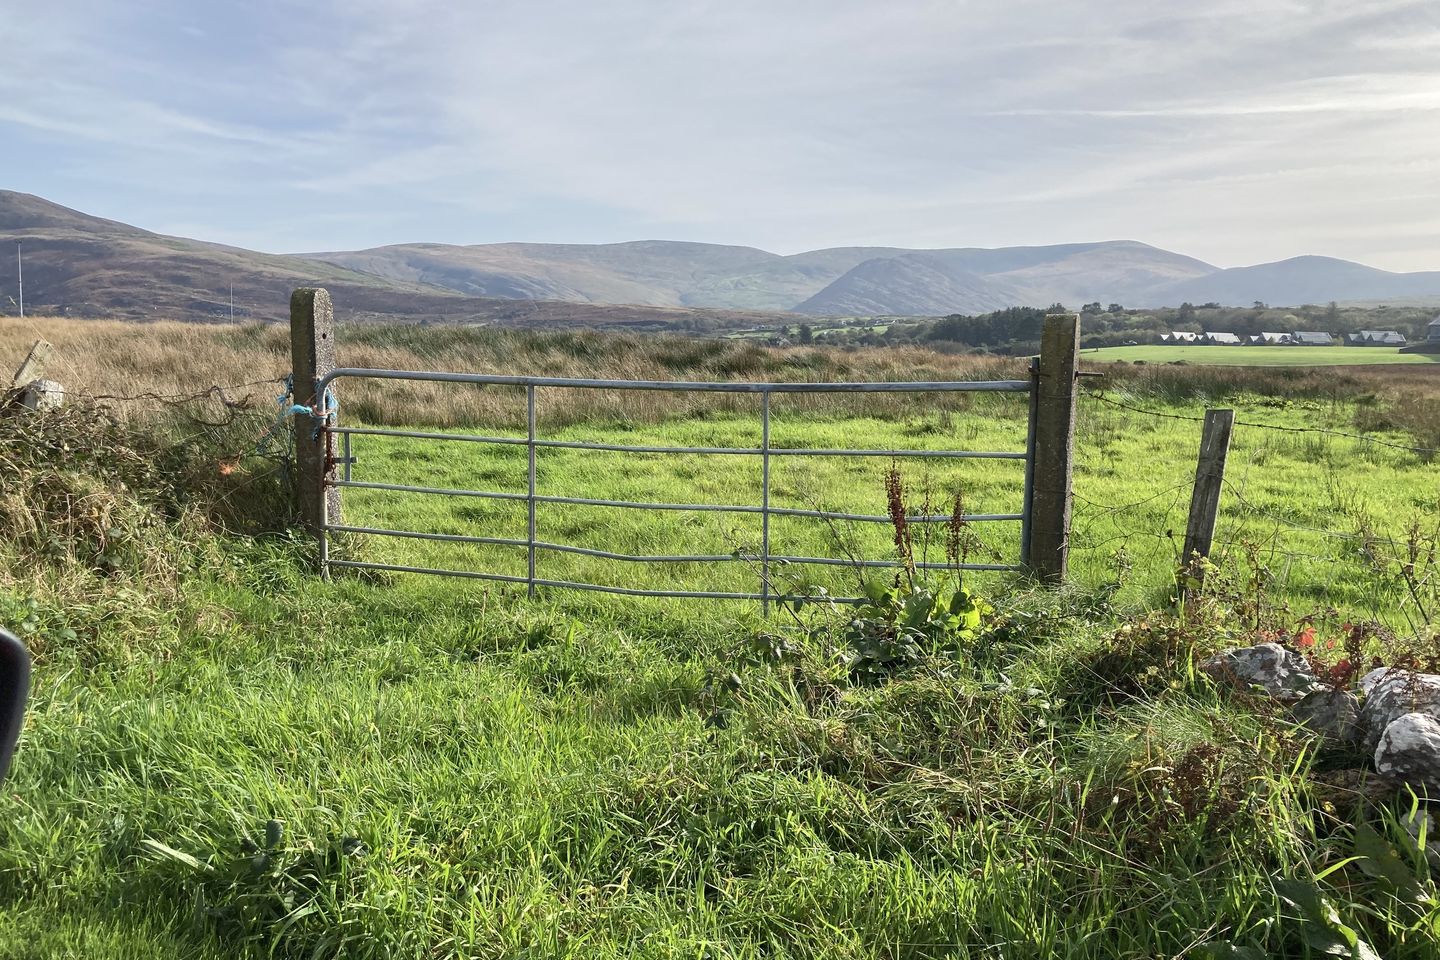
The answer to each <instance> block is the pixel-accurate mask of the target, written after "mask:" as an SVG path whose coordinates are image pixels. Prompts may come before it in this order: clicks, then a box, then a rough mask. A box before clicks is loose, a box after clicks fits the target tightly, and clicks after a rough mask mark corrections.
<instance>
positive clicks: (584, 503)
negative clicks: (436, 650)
mask: <svg viewBox="0 0 1440 960" xmlns="http://www.w3.org/2000/svg"><path fill="white" fill-rule="evenodd" d="M331 486H335V487H359V488H360V489H362V490H388V491H391V492H397V493H426V494H436V495H438V496H442V497H479V498H480V499H482V500H511V501H523V500H529V499H530V497H529V495H528V494H524V493H500V492H497V491H489V490H461V489H458V488H455V487H412V486H407V485H406V484H403V483H377V482H374V481H370V480H348V481H347V480H335V481H332V483H331ZM535 502H536V503H569V504H574V505H575V506H580V507H634V508H638V509H642V510H695V511H702V512H704V511H708V512H712V513H760V512H761V509H762V508H760V507H751V506H741V505H738V504H726V503H646V502H643V501H639V500H596V499H593V498H589V497H557V496H553V495H550V494H536V496H535ZM770 515H771V516H773V517H814V518H816V519H820V520H857V521H862V522H866V523H890V522H892V521H891V518H890V517H888V516H882V515H880V514H873V513H837V512H834V511H829V510H802V509H799V508H795V507H771V508H770ZM905 519H906V520H907V521H909V522H910V523H948V522H950V520H952V519H953V517H951V516H950V514H948V513H933V514H915V515H913V516H908V517H906V518H905ZM1023 519H1024V515H1023V514H1019V513H967V514H965V520H966V522H968V523H985V522H988V521H1004V520H1023Z"/></svg>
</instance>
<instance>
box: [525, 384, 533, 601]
mask: <svg viewBox="0 0 1440 960" xmlns="http://www.w3.org/2000/svg"><path fill="white" fill-rule="evenodd" d="M525 407H526V414H527V420H528V421H529V425H530V426H529V429H530V433H529V439H530V443H529V449H530V496H529V497H527V498H526V500H527V501H528V503H529V507H530V510H529V513H530V518H529V519H530V523H529V531H530V532H529V537H530V598H531V599H532V600H533V599H534V598H535V386H534V384H531V385H530V386H528V387H526V388H525Z"/></svg>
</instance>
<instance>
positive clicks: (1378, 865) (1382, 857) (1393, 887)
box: [1355, 820, 1425, 903]
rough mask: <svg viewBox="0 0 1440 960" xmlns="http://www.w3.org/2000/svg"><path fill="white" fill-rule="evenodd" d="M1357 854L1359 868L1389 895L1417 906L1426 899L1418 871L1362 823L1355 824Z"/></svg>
mask: <svg viewBox="0 0 1440 960" xmlns="http://www.w3.org/2000/svg"><path fill="white" fill-rule="evenodd" d="M1355 852H1356V853H1358V854H1360V857H1361V858H1362V859H1360V861H1359V866H1360V869H1361V870H1363V871H1364V872H1365V874H1366V875H1367V876H1369V877H1371V878H1372V879H1374V880H1376V881H1378V882H1379V883H1380V885H1381V886H1382V887H1384V888H1385V889H1386V891H1387V892H1389V893H1391V894H1393V895H1394V896H1396V897H1398V898H1400V899H1401V900H1409V901H1411V902H1415V903H1419V902H1423V901H1424V900H1425V888H1424V887H1423V886H1421V884H1420V880H1419V878H1418V877H1416V876H1415V871H1414V870H1412V869H1411V867H1410V865H1409V864H1408V863H1406V862H1405V861H1404V860H1403V859H1401V857H1400V855H1399V854H1398V853H1396V851H1395V847H1394V846H1393V845H1391V843H1390V841H1388V840H1386V839H1385V838H1384V837H1382V836H1380V834H1379V833H1378V832H1377V831H1376V830H1375V828H1374V827H1372V826H1371V825H1370V824H1368V823H1366V822H1365V821H1363V820H1362V821H1361V822H1360V823H1358V824H1356V825H1355Z"/></svg>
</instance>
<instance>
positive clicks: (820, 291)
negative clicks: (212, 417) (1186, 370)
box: [0, 191, 1440, 331]
mask: <svg viewBox="0 0 1440 960" xmlns="http://www.w3.org/2000/svg"><path fill="white" fill-rule="evenodd" d="M8 240H14V241H22V240H23V241H24V249H25V267H26V290H25V293H26V301H27V304H28V305H29V306H30V307H31V308H32V309H33V310H37V311H50V312H64V313H70V314H75V315H82V316H87V315H89V316H101V315H104V316H123V317H131V318H137V319H140V318H151V317H172V318H179V319H188V320H206V319H215V318H218V317H225V316H228V315H229V310H230V294H231V290H232V288H233V291H234V297H235V305H236V316H237V318H239V317H245V318H252V317H253V318H263V319H279V318H280V317H281V316H283V314H284V310H285V304H286V303H287V301H288V296H289V292H290V290H291V289H292V288H293V287H296V286H301V285H305V284H324V285H325V286H327V287H329V288H331V291H332V293H333V294H334V295H335V300H336V304H337V309H339V310H340V311H341V314H342V316H343V317H345V318H347V319H369V318H391V319H410V320H426V319H437V320H465V321H485V322H496V323H507V324H516V325H525V326H543V325H556V324H559V325H566V326H576V325H584V326H616V325H624V326H631V327H639V328H642V329H649V328H653V329H688V330H698V331H711V330H732V329H737V328H741V327H745V326H757V325H760V326H774V325H776V324H779V323H783V322H785V318H786V317H792V318H793V317H794V315H795V314H802V315H808V316H817V317H824V316H877V315H881V316H935V315H943V314H950V313H983V312H986V311H990V310H995V309H999V308H1003V307H1009V306H1039V307H1044V306H1048V305H1049V304H1052V303H1063V304H1066V305H1067V306H1069V307H1070V308H1072V309H1073V308H1077V307H1079V306H1080V305H1081V304H1083V303H1087V302H1093V301H1100V302H1102V303H1106V304H1108V303H1111V302H1118V303H1122V304H1125V305H1126V306H1132V307H1159V306H1175V305H1178V304H1180V303H1182V302H1186V301H1188V302H1190V303H1196V304H1199V303H1207V302H1212V301H1213V302H1217V303H1221V304H1225V305H1235V306H1245V305H1249V304H1250V303H1252V302H1253V301H1256V300H1260V301H1264V302H1266V303H1269V304H1272V305H1275V306H1280V305H1300V304H1304V303H1325V302H1329V301H1331V300H1337V301H1351V300H1364V301H1386V300H1392V301H1399V300H1405V301H1415V300H1425V299H1429V298H1435V299H1440V272H1428V273H1389V272H1387V271H1384V270H1377V269H1374V268H1372V267H1367V266H1364V265H1362V264H1358V263H1353V262H1350V261H1346V260H1336V259H1333V258H1329V257H1313V256H1310V257H1296V258H1294V259H1291V260H1284V261H1280V262H1278V263H1270V264H1260V265H1257V266H1250V267H1237V268H1231V269H1220V268H1217V267H1215V266H1212V265H1211V264H1208V263H1205V262H1203V261H1200V260H1196V259H1194V258H1193V257H1187V256H1184V255H1182V254H1178V253H1172V252H1170V251H1167V250H1162V249H1159V248H1157V247H1152V246H1149V245H1147V244H1144V243H1139V242H1136V241H1129V240H1121V241H1106V242H1100V243H1072V244H1056V245H1049V246H1030V247H1000V248H993V249H987V248H980V247H965V248H953V249H937V250H907V249H902V248H897V247H834V248H827V249H823V250H811V251H807V252H804V253H797V254H793V255H789V256H784V255H780V254H776V253H771V252H769V251H766V250H761V249H758V248H755V247H743V246H730V245H723V244H711V243H689V242H681V241H671V240H640V241H634V242H629V243H612V244H546V243H492V244H477V245H470V246H457V245H451V244H439V243H412V244H400V245H395V246H385V247H376V248H373V249H368V250H355V251H334V252H328V253H314V254H305V255H279V254H267V253H257V252H255V251H251V250H243V249H240V248H237V247H230V246H224V245H221V244H215V243H207V242H204V241H200V240H190V239H185V238H182V237H170V236H165V235H162V234H157V233H152V232H150V231H148V230H143V229H140V228H139V227H134V226H130V225H128V224H124V223H119V222H117V221H114V220H106V219H103V218H100V217H95V216H90V215H88V214H85V213H82V212H80V211H77V210H71V209H69V208H67V207H62V206H60V205H58V204H55V203H52V202H50V201H48V200H44V199H42V198H40V197H35V196H31V195H29V194H22V193H14V192H10V191H0V242H5V241H8ZM14 287H15V284H14V282H13V276H12V275H9V274H8V271H7V272H6V275H4V276H0V312H13V310H14V305H13V303H12V302H11V301H13V300H14V299H15V298H16V295H17V291H16V290H15V289H14Z"/></svg>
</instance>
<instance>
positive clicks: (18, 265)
mask: <svg viewBox="0 0 1440 960" xmlns="http://www.w3.org/2000/svg"><path fill="white" fill-rule="evenodd" d="M22 244H23V241H21V240H16V241H15V272H16V274H18V275H19V277H20V319H21V320H24V319H25V261H24V259H23V258H22V257H21V256H20V248H21V246H22Z"/></svg>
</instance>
